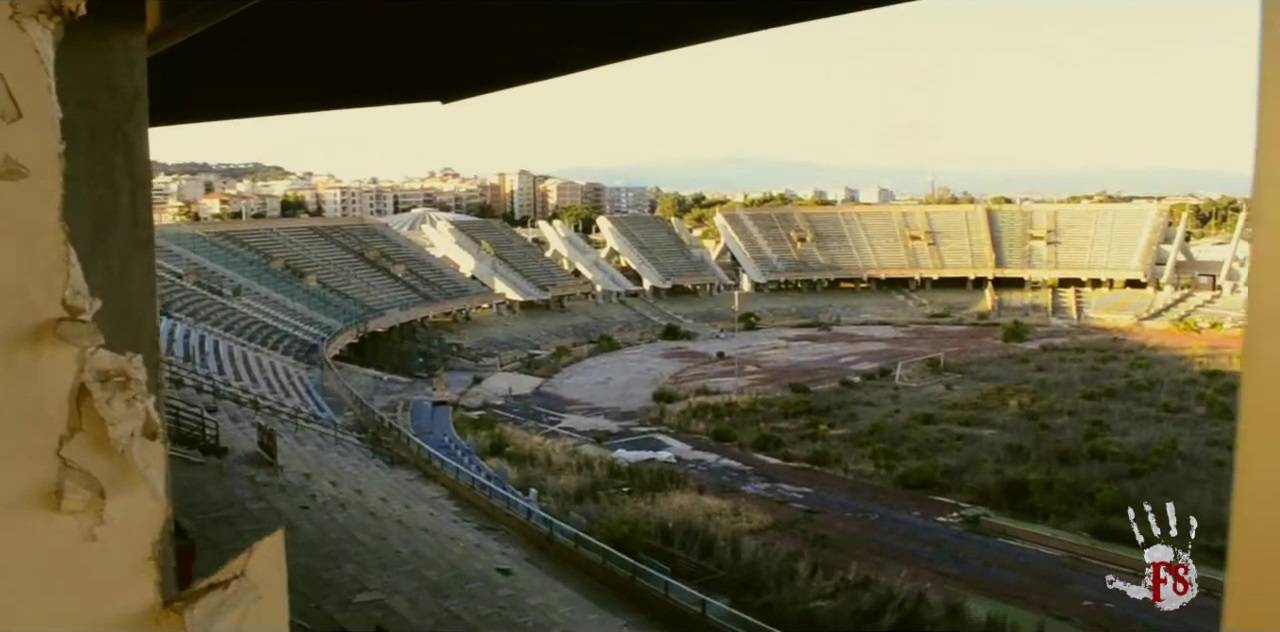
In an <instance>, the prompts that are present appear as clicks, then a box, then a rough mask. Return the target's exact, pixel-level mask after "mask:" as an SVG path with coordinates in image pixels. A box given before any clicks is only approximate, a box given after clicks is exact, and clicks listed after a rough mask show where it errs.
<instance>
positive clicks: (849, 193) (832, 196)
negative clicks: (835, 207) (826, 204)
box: [827, 184, 858, 204]
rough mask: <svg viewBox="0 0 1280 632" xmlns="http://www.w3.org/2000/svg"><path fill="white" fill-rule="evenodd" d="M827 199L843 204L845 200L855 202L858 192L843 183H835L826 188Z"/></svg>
mask: <svg viewBox="0 0 1280 632" xmlns="http://www.w3.org/2000/svg"><path fill="white" fill-rule="evenodd" d="M827 199H829V200H831V201H832V202H835V203H836V204H845V203H847V202H857V201H858V192H857V191H855V190H853V189H851V188H849V187H847V186H845V185H843V184H840V185H836V186H834V187H831V188H830V189H828V190H827Z"/></svg>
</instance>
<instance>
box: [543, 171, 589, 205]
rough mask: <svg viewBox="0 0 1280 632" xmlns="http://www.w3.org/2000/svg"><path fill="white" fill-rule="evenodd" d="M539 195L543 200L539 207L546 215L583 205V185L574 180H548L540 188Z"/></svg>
mask: <svg viewBox="0 0 1280 632" xmlns="http://www.w3.org/2000/svg"><path fill="white" fill-rule="evenodd" d="M538 195H539V196H540V199H541V204H540V205H539V207H540V208H541V209H543V210H544V211H545V212H546V213H554V212H555V211H556V210H557V209H561V208H564V207H567V206H581V205H582V185H581V184H579V183H577V182H574V181H572V180H564V179H561V178H548V179H547V180H546V181H544V182H543V183H542V184H540V185H539V186H538Z"/></svg>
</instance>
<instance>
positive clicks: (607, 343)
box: [593, 334, 622, 353]
mask: <svg viewBox="0 0 1280 632" xmlns="http://www.w3.org/2000/svg"><path fill="white" fill-rule="evenodd" d="M621 348H622V343H620V342H618V340H617V339H616V338H614V337H613V336H610V335H609V334H601V335H600V337H599V338H596V343H595V347H594V348H593V350H594V351H595V352H596V353H609V352H610V351H617V350H618V349H621Z"/></svg>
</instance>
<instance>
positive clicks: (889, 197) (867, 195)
mask: <svg viewBox="0 0 1280 632" xmlns="http://www.w3.org/2000/svg"><path fill="white" fill-rule="evenodd" d="M894 199H896V198H895V197H894V195H893V191H890V190H889V189H886V188H884V187H880V186H874V187H863V188H861V189H858V201H859V202H861V203H863V204H886V203H888V202H892V201H894Z"/></svg>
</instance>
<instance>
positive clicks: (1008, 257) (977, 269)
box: [716, 203, 1165, 283]
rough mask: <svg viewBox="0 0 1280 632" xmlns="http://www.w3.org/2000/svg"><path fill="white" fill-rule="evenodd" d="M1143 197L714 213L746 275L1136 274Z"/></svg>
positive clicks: (1155, 222) (1149, 252)
mask: <svg viewBox="0 0 1280 632" xmlns="http://www.w3.org/2000/svg"><path fill="white" fill-rule="evenodd" d="M1164 220H1165V217H1164V214H1163V213H1162V212H1160V211H1159V210H1158V209H1157V207H1156V206H1155V205H1153V204H1138V203H1135V204H1094V205H1063V204H1028V205H1025V206H1016V207H1015V206H1003V207H991V208H989V209H983V208H980V207H977V206H973V205H954V206H919V205H915V206H913V205H890V206H848V207H806V208H790V207H765V208H747V209H741V208H739V209H730V210H723V211H721V212H720V213H719V214H718V216H717V217H716V222H717V225H718V226H719V227H720V229H721V235H722V236H723V237H724V239H725V243H726V245H727V246H728V247H729V250H730V251H731V252H733V253H734V256H735V257H736V258H737V259H738V260H739V262H740V263H742V264H743V268H744V270H746V271H747V272H748V274H751V275H753V280H754V281H755V282H759V283H764V282H768V281H781V280H791V279H806V278H812V279H822V278H854V277H861V276H866V277H871V276H883V277H907V278H912V277H946V276H953V277H979V276H989V277H997V276H1015V277H1016V276H1043V277H1054V276H1059V275H1058V274H1057V272H1059V271H1061V272H1063V273H1066V274H1067V275H1069V276H1073V277H1076V278H1120V279H1144V278H1146V275H1147V274H1148V272H1149V269H1150V267H1151V263H1152V261H1153V257H1154V252H1155V248H1156V246H1157V244H1158V243H1159V239H1160V235H1161V233H1162V229H1163V227H1164Z"/></svg>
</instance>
